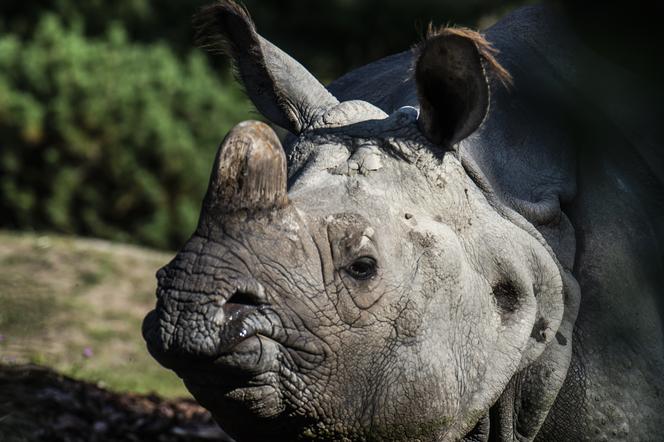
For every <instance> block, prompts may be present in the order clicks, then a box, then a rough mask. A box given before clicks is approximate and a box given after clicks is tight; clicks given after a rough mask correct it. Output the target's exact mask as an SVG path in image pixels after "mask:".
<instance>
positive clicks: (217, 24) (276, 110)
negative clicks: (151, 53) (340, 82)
mask: <svg viewBox="0 0 664 442" xmlns="http://www.w3.org/2000/svg"><path fill="white" fill-rule="evenodd" d="M194 20H195V25H196V27H197V34H196V37H197V41H198V42H199V44H200V45H201V46H202V47H204V48H206V49H208V50H223V51H225V52H228V53H229V54H230V55H231V57H232V58H233V61H234V64H235V68H236V70H237V72H238V74H239V77H240V79H241V80H242V83H243V84H244V87H245V89H246V91H247V94H248V95H249V98H250V99H251V100H252V101H253V103H254V105H255V106H256V108H257V109H258V110H259V111H260V112H261V113H262V114H263V115H265V117H267V118H268V119H269V120H271V121H272V122H273V123H275V124H277V125H279V126H281V127H283V128H285V129H287V130H289V131H290V132H292V133H295V134H299V133H300V132H302V130H304V129H305V128H306V127H307V126H308V125H310V124H311V122H312V121H313V120H314V119H315V118H316V117H317V116H318V115H320V114H322V113H323V112H325V111H326V110H327V109H329V108H330V107H332V106H334V105H336V104H338V103H339V102H338V100H337V99H336V98H334V97H333V96H332V94H330V93H329V92H328V91H327V89H325V87H324V86H323V85H322V84H320V83H319V82H318V81H317V80H316V79H315V78H314V77H313V75H311V74H310V73H309V72H308V71H307V70H306V69H305V68H304V67H303V66H302V65H301V64H299V63H298V62H297V61H295V60H294V59H292V58H291V57H290V56H288V55H287V54H286V53H284V52H283V51H281V50H280V49H279V48H277V47H276V46H274V45H273V44H272V43H270V42H269V41H267V40H265V39H264V38H263V37H261V36H260V35H259V34H258V33H257V32H256V28H255V26H254V23H253V22H252V21H251V17H250V16H249V13H248V12H247V11H246V9H244V8H243V7H241V6H240V5H238V4H237V3H235V2H233V1H229V0H222V1H218V2H217V3H214V4H212V5H210V6H207V7H205V8H204V9H202V10H201V11H200V12H199V13H198V14H197V15H196V17H195V19H194Z"/></svg>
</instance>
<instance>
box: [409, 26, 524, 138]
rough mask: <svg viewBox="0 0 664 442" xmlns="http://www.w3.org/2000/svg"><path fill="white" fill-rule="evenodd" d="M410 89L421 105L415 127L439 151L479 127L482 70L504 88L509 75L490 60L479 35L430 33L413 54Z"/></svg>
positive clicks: (484, 97)
mask: <svg viewBox="0 0 664 442" xmlns="http://www.w3.org/2000/svg"><path fill="white" fill-rule="evenodd" d="M416 51H417V53H416V56H415V83H416V85H417V95H418V99H419V102H420V117H419V120H418V125H419V127H420V130H421V131H422V133H424V135H425V136H426V137H427V138H428V139H429V140H430V141H432V142H434V143H436V144H439V145H446V146H449V145H453V144H455V143H457V142H459V141H461V140H462V139H464V138H466V137H467V136H469V135H470V134H471V133H473V132H474V131H475V130H477V128H478V127H479V126H480V124H482V121H483V120H484V117H485V116H486V113H487V110H488V108H489V82H488V79H487V75H486V71H485V66H486V67H489V68H490V69H491V71H492V72H494V73H495V74H496V75H497V77H498V78H499V79H500V80H501V81H502V82H503V83H504V84H509V82H510V81H511V79H510V75H509V73H508V72H507V71H506V70H505V69H504V68H503V67H502V66H500V64H499V63H498V62H497V60H496V59H495V57H494V54H495V52H496V51H495V49H493V47H492V46H491V45H490V44H489V42H487V41H486V40H485V39H484V37H482V36H481V35H480V34H479V33H478V32H475V31H472V30H470V29H465V28H441V29H433V28H432V27H431V26H430V27H429V32H428V34H427V38H426V40H425V41H424V42H422V43H421V44H420V45H419V46H418V47H417V48H416Z"/></svg>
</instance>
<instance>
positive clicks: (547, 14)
mask: <svg viewBox="0 0 664 442" xmlns="http://www.w3.org/2000/svg"><path fill="white" fill-rule="evenodd" d="M200 26H201V30H202V33H203V35H205V36H208V39H207V40H206V42H207V43H208V44H211V45H214V44H218V43H219V42H221V41H225V42H226V44H227V46H228V48H229V49H230V53H231V55H232V57H233V59H234V61H235V64H236V66H237V68H238V71H239V74H240V78H241V79H242V81H243V83H244V86H245V88H246V89H247V92H248V95H249V96H250V98H251V99H252V100H253V101H254V103H255V104H256V106H257V108H258V109H259V110H260V111H261V112H262V113H263V114H264V115H265V116H266V117H267V118H269V119H270V120H271V121H272V122H273V123H275V124H278V125H280V126H282V127H284V128H285V129H287V130H289V131H290V132H291V135H290V136H289V137H288V141H287V144H286V146H285V148H286V150H285V152H284V151H283V150H282V149H281V147H280V143H279V140H277V139H276V136H275V135H274V133H273V132H272V131H271V129H270V128H269V127H267V126H266V125H265V124H263V123H258V122H245V123H242V124H240V125H238V126H237V127H236V128H235V129H233V131H231V132H230V133H229V134H228V135H227V137H226V138H225V140H224V141H223V143H222V146H221V147H220V151H219V154H218V155H217V159H216V160H215V165H214V169H213V176H212V179H211V181H210V186H209V189H208V193H207V195H206V198H205V202H204V204H203V209H202V213H201V219H200V222H199V225H198V228H197V230H196V232H194V234H193V235H192V238H191V239H190V240H189V241H188V243H187V244H186V245H185V246H184V247H183V249H182V251H180V253H178V255H177V256H176V257H175V258H174V259H173V261H172V262H171V263H170V264H168V265H167V266H165V267H164V268H163V269H162V270H160V271H159V273H158V275H157V276H158V280H159V288H158V291H157V298H158V300H157V308H156V309H155V310H154V311H153V312H151V313H150V314H148V316H147V317H146V319H145V322H144V326H143V334H144V336H145V338H146V341H147V343H148V348H149V350H150V352H151V353H152V354H153V355H154V356H155V358H157V360H159V361H160V362H161V363H162V364H163V365H164V366H166V367H168V368H171V369H173V370H175V371H176V372H177V373H178V374H179V375H180V376H181V377H182V378H183V380H184V382H185V384H186V385H187V387H188V388H189V390H190V391H191V392H192V394H193V395H194V396H195V397H196V399H197V400H198V401H199V402H200V403H201V404H203V405H204V406H205V407H207V408H208V409H210V410H211V412H212V413H213V416H214V417H215V419H216V420H217V422H219V424H220V425H221V426H222V427H223V428H224V429H225V430H227V431H228V432H229V434H231V435H233V436H234V437H235V438H236V439H237V440H238V441H254V440H255V441H259V440H273V441H275V440H276V441H292V440H319V441H337V440H345V441H378V440H385V441H452V440H465V441H488V440H491V441H515V440H518V441H528V440H541V441H549V440H551V441H554V440H555V441H558V440H653V439H656V438H657V437H659V436H658V435H659V434H660V433H661V431H662V429H664V423H663V418H662V416H661V410H663V409H664V395H663V394H662V388H663V387H664V381H663V380H662V373H663V368H664V346H663V342H664V341H663V339H662V321H661V314H660V311H659V310H658V305H657V302H658V300H659V294H660V293H661V287H662V284H661V283H662V282H664V281H663V278H664V276H663V275H664V271H663V270H664V268H663V266H662V256H661V253H660V252H659V250H660V249H659V247H660V244H661V236H660V234H661V226H660V224H658V220H657V219H655V218H654V214H660V213H661V195H662V193H661V192H662V182H661V175H660V174H659V172H660V171H659V170H657V168H653V166H652V165H653V163H652V162H651V163H648V162H646V161H644V160H643V158H656V159H660V158H661V149H660V150H658V149H657V147H653V144H652V143H650V144H649V143H648V142H647V136H646V135H644V136H643V137H642V138H640V139H629V138H627V137H625V133H626V132H627V131H628V130H627V129H629V127H627V126H624V125H622V126H621V124H620V123H619V122H618V123H613V122H612V121H611V119H610V115H609V116H608V117H607V116H605V115H603V114H601V112H597V111H595V110H591V111H590V112H585V111H587V110H588V109H593V108H591V104H592V103H590V101H591V100H590V99H589V98H588V97H589V95H587V94H586V95H585V96H584V91H583V90H579V89H578V87H579V85H580V84H582V82H581V81H580V78H581V77H582V76H583V73H580V72H579V69H578V66H579V64H578V63H579V62H578V60H580V59H583V60H586V61H587V60H592V57H593V56H592V54H589V53H587V52H585V51H584V50H583V49H581V48H580V47H579V46H577V45H576V43H575V42H574V41H573V40H572V38H571V37H567V36H566V35H567V33H566V30H565V28H564V25H563V24H562V21H559V19H557V18H556V17H555V14H554V13H553V12H552V11H549V10H547V9H545V8H541V7H530V8H525V9H522V10H519V11H517V12H515V13H513V14H512V15H510V16H508V17H506V18H505V19H504V20H503V21H501V22H500V23H498V24H497V25H496V26H494V27H493V28H491V29H490V30H489V31H488V32H487V33H486V38H487V40H488V41H489V42H490V43H491V44H493V45H494V46H495V48H497V49H498V50H499V51H500V54H499V56H498V61H499V62H500V63H501V64H502V66H504V67H505V68H506V69H507V70H508V71H509V72H510V74H511V75H512V77H513V84H512V85H511V86H504V85H502V84H501V83H500V82H499V81H498V79H497V78H496V76H495V75H493V74H492V72H496V65H495V63H494V60H493V58H492V55H491V48H490V47H489V46H488V45H486V42H485V41H484V40H483V39H481V37H479V35H478V34H475V33H472V32H465V31H464V32H465V33H464V32H457V31H449V30H441V31H439V32H437V33H434V34H432V35H430V36H429V37H428V38H427V40H426V41H425V42H423V43H422V44H421V45H420V46H419V47H418V50H416V51H408V52H404V53H402V54H397V55H395V56H392V57H388V58H386V59H384V60H381V61H378V62H376V63H373V64H371V65H368V66H365V67H363V68H360V69H358V70H356V71H353V72H351V73H349V74H347V75H345V76H344V77H342V78H340V79H339V80H337V81H335V82H334V83H332V84H331V85H330V86H329V87H328V89H327V90H326V89H325V88H323V86H322V85H320V84H319V83H318V82H317V81H316V80H315V79H314V78H313V77H312V76H311V75H310V74H309V73H308V72H307V71H306V70H305V69H304V68H303V67H302V66H301V65H299V64H298V63H297V62H295V61H294V60H292V59H291V58H290V57H289V56H288V55H286V54H284V53H283V52H281V51H280V50H279V49H278V48H276V47H275V46H273V45H272V44H270V43H269V42H267V41H266V40H264V39H263V38H262V37H260V36H259V35H258V34H257V33H256V31H255V28H254V25H253V23H251V21H250V19H249V17H248V14H247V13H246V12H245V11H244V10H242V9H241V8H239V7H238V6H236V5H235V4H233V3H230V2H220V3H218V4H216V5H214V6H212V7H210V8H208V9H207V10H206V11H204V12H203V14H202V15H201V23H200ZM328 91H329V92H328ZM590 97H591V96H590ZM579 109H582V110H583V111H584V112H579ZM586 114H590V115H586ZM626 127H627V129H626ZM643 140H646V141H643ZM286 159H287V162H288V171H287V172H286V169H285V164H286ZM286 173H287V174H288V178H287V177H286ZM287 182H288V185H287Z"/></svg>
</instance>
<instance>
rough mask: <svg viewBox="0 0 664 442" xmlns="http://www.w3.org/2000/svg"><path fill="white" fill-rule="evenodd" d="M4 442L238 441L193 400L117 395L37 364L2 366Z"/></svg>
mask: <svg viewBox="0 0 664 442" xmlns="http://www.w3.org/2000/svg"><path fill="white" fill-rule="evenodd" d="M0 441H3V442H5V441H6V442H19V441H21V442H33V441H49V442H51V441H52V442H58V441H62V442H79V441H80V442H83V441H85V442H96V441H151V442H152V441H158V442H184V441H192V442H193V441H220V442H221V441H224V442H228V441H230V442H232V440H231V439H230V438H228V437H227V436H226V435H225V434H224V433H223V432H222V431H221V430H220V429H219V427H218V426H217V425H216V424H215V423H214V422H213V421H212V419H211V417H210V415H209V414H208V412H207V411H205V409H203V408H201V407H200V406H199V405H197V404H196V403H195V402H194V401H192V400H190V399H172V400H165V399H162V398H160V397H159V396H156V395H147V396H146V395H139V394H135V393H123V394H120V393H114V392H111V391H108V390H106V389H104V388H100V387H98V386H97V385H95V384H92V383H88V382H82V381H78V380H74V379H72V378H69V377H66V376H63V375H60V374H58V373H56V372H54V371H52V370H51V369H48V368H45V367H40V366H36V365H0Z"/></svg>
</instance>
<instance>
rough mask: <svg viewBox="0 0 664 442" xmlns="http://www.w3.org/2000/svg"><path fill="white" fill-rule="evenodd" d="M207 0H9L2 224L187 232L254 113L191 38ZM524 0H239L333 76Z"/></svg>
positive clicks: (128, 236) (0, 143)
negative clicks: (436, 29) (215, 160)
mask: <svg viewBox="0 0 664 442" xmlns="http://www.w3.org/2000/svg"><path fill="white" fill-rule="evenodd" d="M210 1H211V0H188V1H185V0H172V1H157V0H115V1H113V2H106V1H102V0H86V1H80V0H33V1H27V2H26V1H19V0H4V1H2V2H0V227H5V228H7V227H9V228H14V229H28V230H55V231H59V232H65V233H74V234H80V235H90V236H98V237H103V238H108V239H113V240H122V241H130V242H136V243H142V244H146V245H150V246H155V247H160V248H165V247H167V248H176V247H178V246H180V245H181V244H182V243H183V241H184V240H185V239H186V238H187V237H188V235H189V234H190V233H191V231H192V230H193V228H194V226H195V223H196V219H197V217H198V211H199V207H200V201H201V199H202V197H203V193H204V191H205V186H206V183H207V179H208V176H209V169H210V166H211V161H212V157H213V154H214V151H215V149H216V146H217V145H218V143H219V141H220V140H221V138H222V137H223V136H224V134H225V133H226V131H227V130H228V129H229V128H230V127H231V126H232V125H234V124H235V123H237V122H239V121H240V120H243V119H246V118H248V117H249V111H250V105H249V104H248V102H247V100H246V98H245V97H244V96H243V95H242V94H241V93H240V92H239V87H238V85H237V84H236V83H235V82H234V81H233V80H232V79H231V78H230V74H229V73H228V64H227V60H226V59H225V57H219V56H217V57H212V56H205V55H203V54H201V53H200V52H198V51H196V50H194V49H193V47H194V43H193V41H192V40H193V39H192V35H193V29H192V28H191V20H190V18H191V16H192V15H193V14H194V13H195V12H196V11H197V10H198V9H199V8H200V7H201V6H203V5H205V4H207V3H210ZM523 2H524V0H516V1H510V2H507V3H505V2H502V1H499V0H466V1H458V0H415V1H411V2H404V1H402V0H329V1H325V2H323V1H318V2H310V1H303V0H283V1H280V2H265V1H258V0H246V1H245V2H244V3H245V4H246V6H247V8H248V9H249V10H250V11H251V13H252V15H253V17H254V19H255V21H256V23H257V26H258V29H259V31H260V32H261V33H262V34H263V35H265V36H266V37H267V38H269V39H271V40H273V41H274V42H275V43H277V44H278V45H279V46H280V47H282V48H283V49H284V50H286V51H287V52H289V53H291V54H292V55H293V56H295V58H297V59H299V60H301V61H302V62H303V63H304V64H305V65H306V66H308V67H309V68H310V69H312V70H313V71H314V73H315V74H316V75H318V77H319V78H321V79H322V80H323V81H329V80H332V79H333V78H335V77H336V76H338V75H341V74H343V73H344V72H346V71H347V70H349V69H351V68H352V67H355V66H359V65H361V64H364V63H366V62H368V61H371V60H373V59H377V58H380V57H382V56H385V55H388V54H390V53H394V52H398V51H402V50H406V49H408V48H409V47H410V46H411V45H412V44H413V43H414V42H416V41H417V40H418V38H419V35H420V33H421V31H422V30H423V29H424V28H425V27H426V24H427V23H428V22H429V21H430V20H433V21H434V22H435V23H438V24H440V23H447V22H452V23H458V24H465V25H469V26H475V25H477V24H478V20H479V19H480V18H484V21H485V22H490V21H491V18H492V17H495V16H496V15H497V14H500V13H502V12H503V11H505V10H506V8H508V7H509V6H513V5H515V4H518V3H523ZM487 18H488V20H487Z"/></svg>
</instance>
